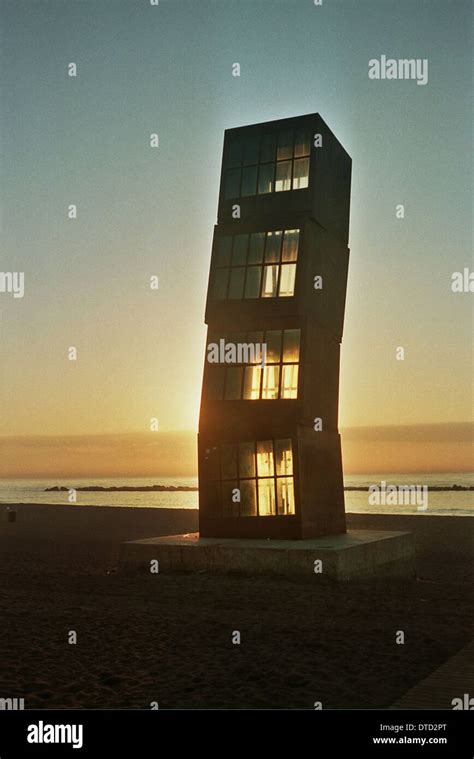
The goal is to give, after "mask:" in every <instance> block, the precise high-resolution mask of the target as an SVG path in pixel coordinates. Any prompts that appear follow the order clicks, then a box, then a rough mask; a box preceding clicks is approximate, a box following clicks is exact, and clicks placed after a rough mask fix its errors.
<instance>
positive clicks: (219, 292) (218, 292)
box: [212, 269, 229, 300]
mask: <svg viewBox="0 0 474 759" xmlns="http://www.w3.org/2000/svg"><path fill="white" fill-rule="evenodd" d="M228 278H229V269H215V271H214V275H213V282H212V297H213V299H214V300H224V299H225V298H226V296H227V280H228Z"/></svg>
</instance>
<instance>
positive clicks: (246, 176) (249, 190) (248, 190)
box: [240, 166, 257, 198]
mask: <svg viewBox="0 0 474 759" xmlns="http://www.w3.org/2000/svg"><path fill="white" fill-rule="evenodd" d="M240 194H241V195H242V197H243V198H246V197H248V196H249V195H256V194H257V167H256V166H248V167H246V168H245V169H243V171H242V191H241V193H240Z"/></svg>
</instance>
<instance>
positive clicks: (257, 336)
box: [246, 331, 263, 345]
mask: <svg viewBox="0 0 474 759" xmlns="http://www.w3.org/2000/svg"><path fill="white" fill-rule="evenodd" d="M246 340H247V342H249V343H254V344H255V343H259V345H261V344H262V343H263V332H260V331H258V332H247V335H246Z"/></svg>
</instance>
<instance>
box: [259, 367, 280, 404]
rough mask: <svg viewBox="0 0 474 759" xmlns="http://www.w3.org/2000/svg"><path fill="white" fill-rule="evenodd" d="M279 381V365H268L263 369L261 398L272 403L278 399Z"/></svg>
mask: <svg viewBox="0 0 474 759" xmlns="http://www.w3.org/2000/svg"><path fill="white" fill-rule="evenodd" d="M279 380H280V365H279V364H270V365H267V366H264V367H263V381H262V398H263V400H266V401H274V400H276V399H277V398H278V384H279Z"/></svg>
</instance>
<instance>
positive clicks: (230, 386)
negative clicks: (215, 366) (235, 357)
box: [225, 366, 243, 401]
mask: <svg viewBox="0 0 474 759" xmlns="http://www.w3.org/2000/svg"><path fill="white" fill-rule="evenodd" d="M242 375H243V367H241V366H228V367H227V371H226V378H225V399H226V401H239V400H240V398H241V394H242Z"/></svg>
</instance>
